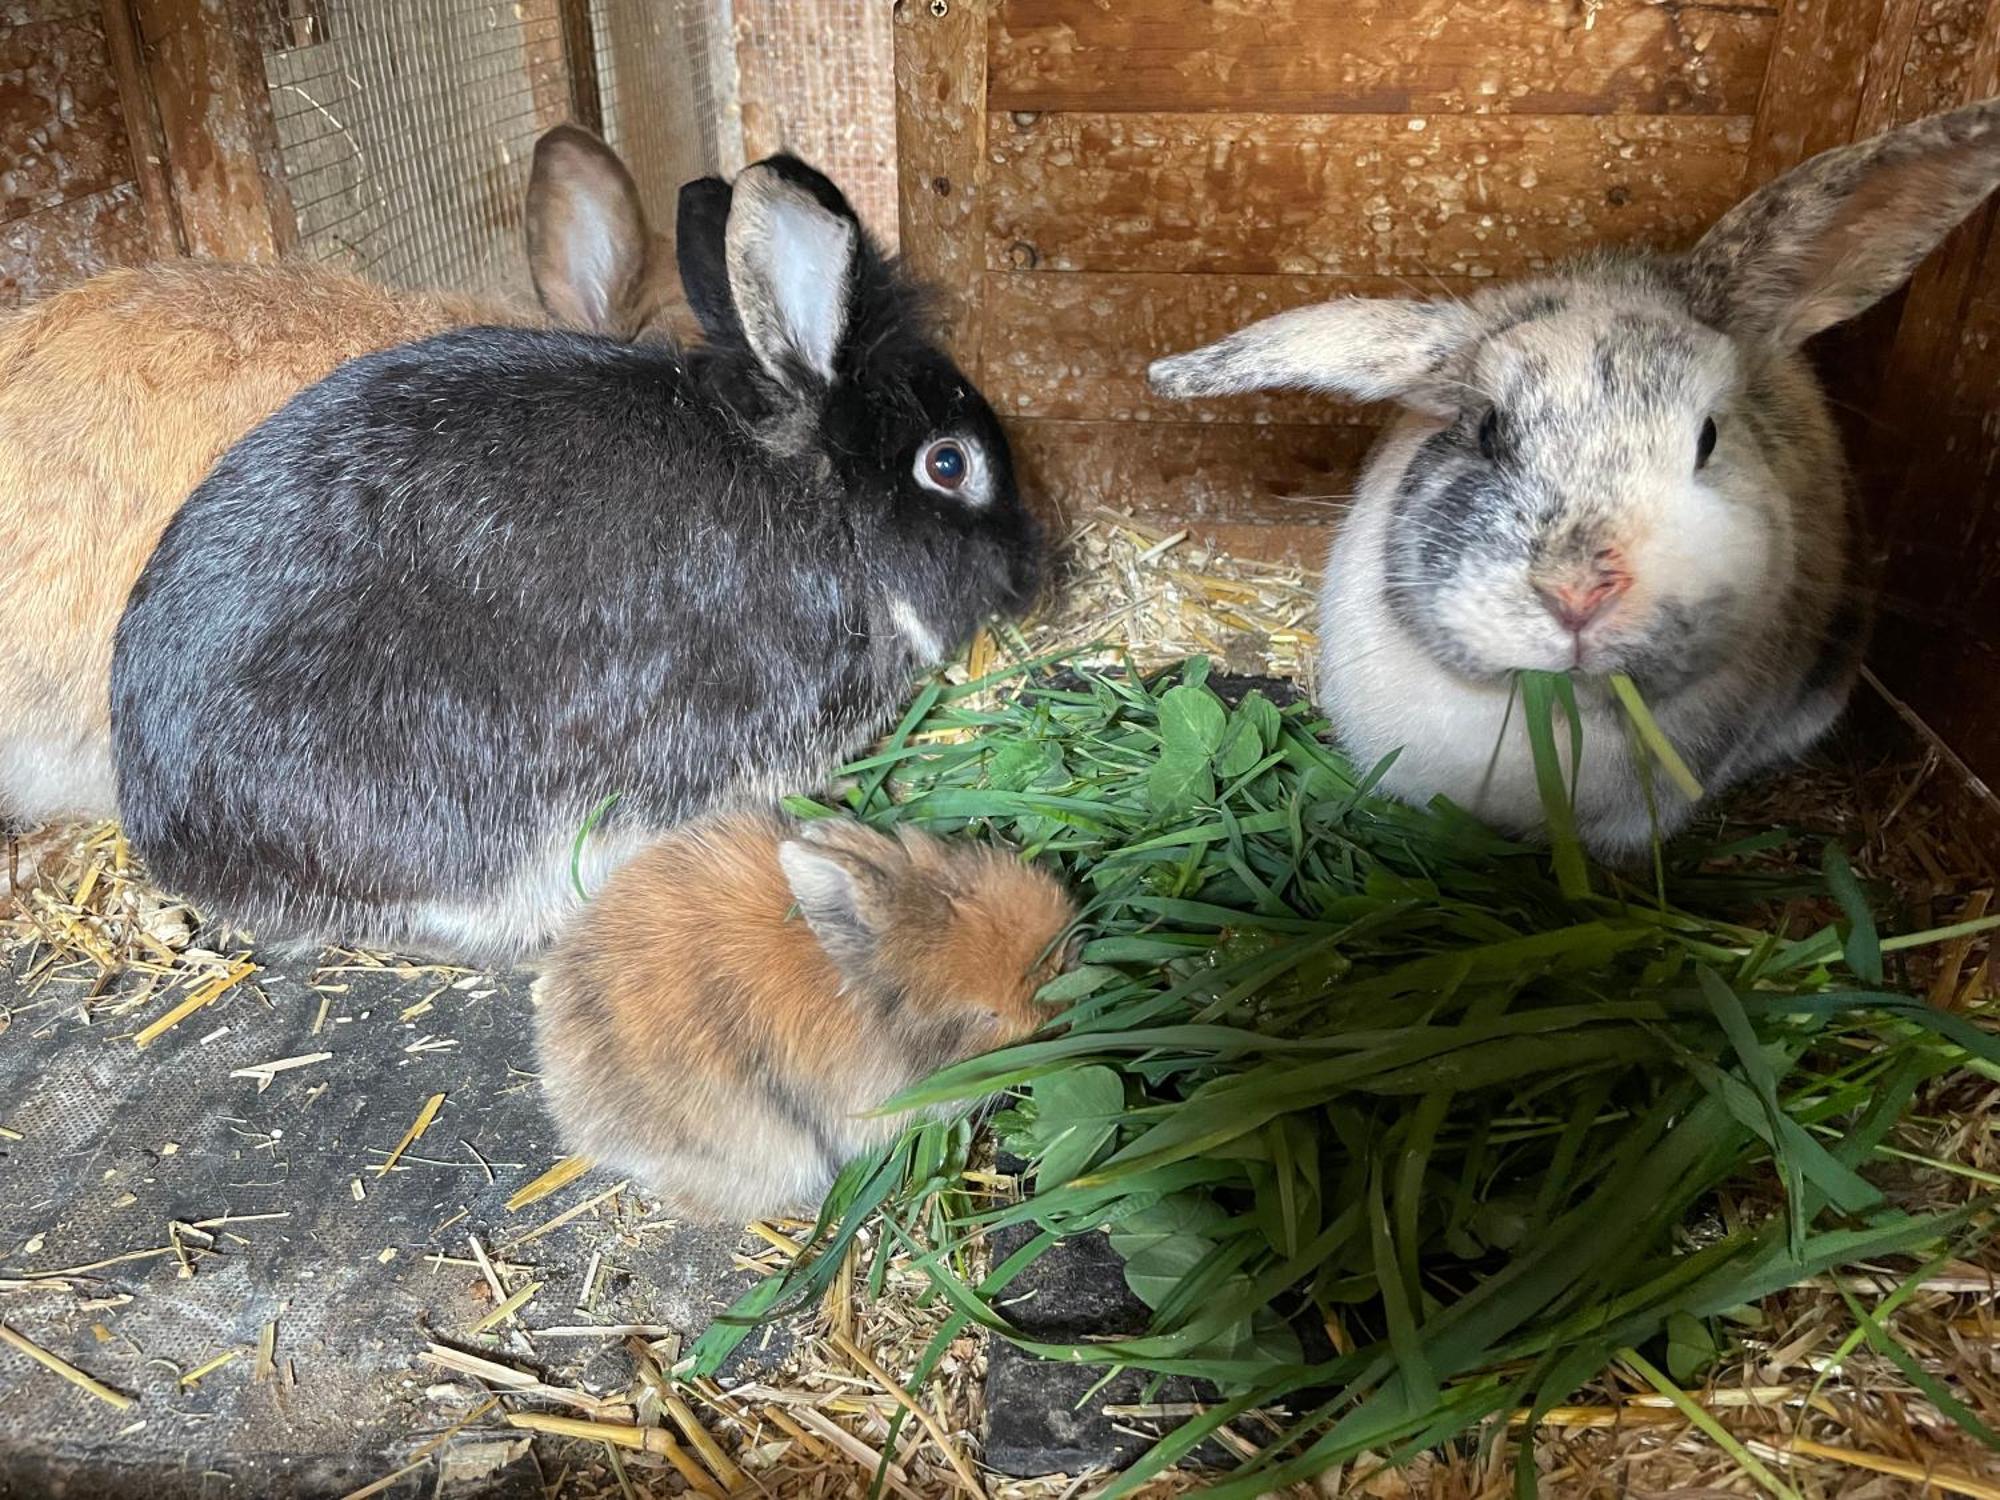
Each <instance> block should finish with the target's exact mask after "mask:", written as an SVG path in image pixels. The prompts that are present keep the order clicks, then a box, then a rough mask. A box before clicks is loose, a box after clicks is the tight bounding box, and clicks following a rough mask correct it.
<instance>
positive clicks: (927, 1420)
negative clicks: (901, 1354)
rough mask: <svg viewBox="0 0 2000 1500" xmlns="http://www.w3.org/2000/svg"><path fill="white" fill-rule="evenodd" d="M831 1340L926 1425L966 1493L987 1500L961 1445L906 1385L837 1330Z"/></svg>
mask: <svg viewBox="0 0 2000 1500" xmlns="http://www.w3.org/2000/svg"><path fill="white" fill-rule="evenodd" d="M831 1339H832V1343H833V1346H834V1348H836V1349H838V1350H839V1351H840V1352H841V1353H842V1354H845V1355H846V1356H847V1357H848V1358H849V1359H851V1360H853V1361H854V1363H855V1364H857V1365H858V1366H860V1367H861V1369H862V1370H863V1371H865V1372H866V1373H867V1374H868V1375H869V1377H870V1378H872V1379H873V1380H875V1381H876V1382H877V1383H878V1384H879V1385H881V1387H882V1388H883V1389H884V1390H886V1391H887V1392H888V1393H889V1394H890V1395H892V1396H894V1397H895V1398H896V1402H897V1404H898V1405H900V1406H901V1407H902V1408H903V1410H905V1411H907V1412H908V1413H909V1414H910V1415H911V1416H913V1417H915V1418H916V1419H917V1420H918V1421H919V1422H921V1423H922V1424H923V1428H924V1431H925V1432H928V1433H929V1434H930V1435H931V1441H932V1442H934V1443H936V1444H937V1445H938V1450H939V1451H940V1452H941V1453H943V1454H944V1456H945V1459H946V1461H947V1462H948V1463H950V1465H951V1471H952V1473H954V1474H956V1475H957V1476H958V1481H959V1483H960V1484H962V1485H964V1486H965V1489H966V1493H967V1494H970V1495H975V1496H977V1497H978V1500H986V1491H985V1489H984V1488H982V1487H981V1485H980V1483H979V1476H978V1475H976V1474H974V1473H973V1472H972V1466H971V1465H970V1464H968V1463H967V1462H966V1461H965V1455H964V1454H962V1453H960V1452H959V1451H958V1447H957V1445H956V1444H954V1443H953V1442H952V1440H951V1438H950V1437H949V1436H948V1435H947V1434H946V1432H945V1430H944V1428H943V1426H942V1425H941V1424H940V1423H939V1422H938V1420H937V1418H935V1417H933V1416H932V1415H931V1414H930V1412H929V1410H927V1409H926V1408H925V1407H922V1406H919V1405H918V1404H917V1401H916V1398H915V1397H913V1396H912V1395H911V1394H910V1393H909V1392H908V1391H906V1390H904V1389H903V1387H902V1385H901V1384H900V1383H899V1382H898V1381H897V1380H896V1379H895V1378H894V1377H893V1376H891V1375H890V1374H889V1372H888V1371H887V1370H885V1369H883V1368H882V1367H881V1366H880V1365H878V1364H876V1363H875V1361H874V1360H873V1359H871V1358H870V1357H869V1356H868V1353H867V1351H866V1350H864V1349H863V1348H862V1347H861V1346H860V1345H859V1344H857V1343H855V1342H854V1340H853V1339H851V1338H849V1337H848V1336H847V1335H846V1334H844V1333H842V1332H840V1331H839V1330H838V1329H836V1330H834V1332H833V1334H832V1335H831Z"/></svg>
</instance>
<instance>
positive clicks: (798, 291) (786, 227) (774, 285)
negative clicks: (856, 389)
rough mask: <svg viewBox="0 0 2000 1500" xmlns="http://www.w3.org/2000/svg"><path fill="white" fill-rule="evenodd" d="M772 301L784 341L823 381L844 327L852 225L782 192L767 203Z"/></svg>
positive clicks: (829, 372) (830, 369)
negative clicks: (769, 209)
mask: <svg viewBox="0 0 2000 1500" xmlns="http://www.w3.org/2000/svg"><path fill="white" fill-rule="evenodd" d="M770 233H771V240H770V252H769V253H770V264H769V275H770V285H771V300H772V302H773V304H775V306H776V309H777V313H778V320H779V323H780V325H781V326H782V328H783V330H784V338H785V342H787V343H788V344H790V345H791V346H792V347H793V348H794V349H795V350H797V351H798V354H799V357H800V358H801V359H803V360H804V361H805V363H806V364H807V365H808V366H809V367H810V368H811V369H812V370H813V372H814V373H815V374H817V375H819V376H820V378H821V379H823V380H831V379H833V357H834V354H835V352H836V351H837V350H838V349H839V348H840V336H841V334H842V333H843V332H844V331H845V329H846V327H847V275H848V268H849V265H850V264H851V263H852V261H853V259H854V226H853V225H852V224H849V223H848V222H847V221H846V220H844V219H838V218H835V217H834V216H833V215H832V214H830V213H828V212H827V211H826V210H825V209H823V208H821V207H820V206H819V205H818V204H817V203H813V202H810V201H809V200H806V199H802V198H798V197H795V196H792V195H789V194H788V195H784V196H781V197H778V198H776V200H775V201H774V202H773V203H772V204H771V219H770Z"/></svg>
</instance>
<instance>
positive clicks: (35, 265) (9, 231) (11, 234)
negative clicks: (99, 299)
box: [0, 182, 152, 308]
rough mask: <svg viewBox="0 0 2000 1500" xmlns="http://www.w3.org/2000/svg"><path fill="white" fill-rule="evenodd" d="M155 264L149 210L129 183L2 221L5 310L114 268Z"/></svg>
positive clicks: (0, 297)
mask: <svg viewBox="0 0 2000 1500" xmlns="http://www.w3.org/2000/svg"><path fill="white" fill-rule="evenodd" d="M151 258H152V240H151V236H150V234H149V232H148V229H147V225H146V210H145V206H144V204H143V203H142V202H141V201H140V197H139V189H138V187H137V186H136V185H135V184H133V183H130V182H121V183H119V184H118V185H117V186H116V187H112V188H107V189H106V190H105V191H103V192H101V193H93V194H91V195H90V196H89V197H87V198H72V199H71V200H70V201H69V202H67V203H60V204H57V205H56V206H55V207H54V208H44V209H38V210H36V211H35V212H34V213H31V214H26V215H23V216H22V217H21V218H18V219H7V220H3V221H0V308H7V307H12V306H14V305H15V304H16V303H19V302H30V301H33V300H34V299H35V298H37V297H42V296H46V295H47V294H48V293H50V292H53V291H57V290H59V289H61V288H62V287H66V286H68V285H70V284H71V283H73V282H77V281H81V280H83V279H84V278H85V277H87V276H94V275H96V274H97V273H98V272H99V271H104V270H109V269H110V268H111V267H112V266H127V265H137V264H139V263H140V262H142V261H145V260H149V259H151Z"/></svg>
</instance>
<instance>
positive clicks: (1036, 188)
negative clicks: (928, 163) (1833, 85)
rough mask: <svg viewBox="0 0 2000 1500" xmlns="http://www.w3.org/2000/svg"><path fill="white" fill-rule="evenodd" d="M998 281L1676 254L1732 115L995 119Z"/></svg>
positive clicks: (1691, 226) (1727, 198)
mask: <svg viewBox="0 0 2000 1500" xmlns="http://www.w3.org/2000/svg"><path fill="white" fill-rule="evenodd" d="M987 131H988V137H987V148H988V150H987V155H988V158H989V161H990V165H989V167H988V175H987V184H988V188H989V192H990V196H991V202H990V204H989V221H988V228H987V234H986V242H985V256H986V265H987V268H988V269H990V270H996V271H998V270H1008V269H1015V270H1062V271H1192V272H1205V273H1210V274H1214V273H1239V274H1240V273H1245V272H1261V273H1273V272H1278V273H1292V274H1301V273H1306V274H1310V273H1317V274H1346V275H1354V274H1372V275H1383V276H1408V277H1420V276H1428V275H1439V276H1475V277H1476V276H1492V275H1507V274H1512V273H1516V272H1521V271H1528V270H1533V269H1536V268H1538V267H1543V266H1546V265H1548V264H1550V263H1551V262H1553V261H1557V260H1560V259H1562V258H1563V257H1565V256H1567V255H1571V254H1574V253H1577V252H1579V251H1583V250H1587V249H1590V248H1592V247H1593V246H1596V245H1602V244H1645V245H1653V246H1660V247H1674V246H1679V245H1683V244H1686V243H1688V242H1690V241H1692V240H1693V239H1694V237H1695V236H1696V235H1697V234H1698V233H1699V232H1700V231H1701V230H1702V229H1703V228H1704V227H1705V226H1706V225H1707V224H1708V223H1709V222H1710V221H1712V220H1713V219H1714V218H1715V217H1716V215H1718V214H1719V213H1721V212H1722V211H1723V210H1724V209H1725V208H1727V207H1728V206H1729V205H1730V204H1731V203H1733V202H1734V201H1735V199H1736V197H1737V193H1738V189H1739V187H1740V186H1741V183H1742V180H1743V169H1744V163H1745V160H1746V155H1747V151H1748V147H1749V141H1750V121H1749V120H1747V119H1744V118H1741V117H1737V116H1727V117H1710V116H1689V117H1685V118H1672V117H1662V116H1630V115H1616V116H1567V117H1563V116H1550V117H1537V118H1530V117H1524V116H1504V115H1503V116H1489V117H1471V116H1463V115H1456V116H1455V115H1431V116H1412V117H1410V118H1407V119H1404V118H1398V117H1388V116H1373V115H1330V116H1323V117H1309V116H1300V115H1241V114H1229V115H1189V114H1136V115H1112V114H1060V115H1042V116H1039V117H1033V118H1031V119H1029V120H1028V123H1025V124H1023V123H1021V122H1020V121H1019V120H1017V119H1016V118H1015V117H1014V116H1011V115H1008V114H1004V113H1001V114H992V115H989V116H988V121H987Z"/></svg>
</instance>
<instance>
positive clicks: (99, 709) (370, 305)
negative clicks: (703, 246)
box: [0, 125, 694, 832]
mask: <svg viewBox="0 0 2000 1500" xmlns="http://www.w3.org/2000/svg"><path fill="white" fill-rule="evenodd" d="M527 225H528V261H529V269H530V272H531V274H532V276H533V278H534V283H535V290H536V292H537V294H538V295H539V297H540V299H541V302H542V308H543V314H544V316H536V315H534V314H532V313H530V312H529V311H528V310H526V309H516V308H514V307H511V306H509V305H507V304H505V303H502V302H495V301H485V300H479V299H475V298H471V297H459V296H439V295H428V294H423V293H416V292H401V291H389V290H386V289H384V288H382V287H379V286H375V285H372V284H371V283H369V282H367V281H364V280H362V279H361V278H360V277H357V276H353V275H349V274H348V273H346V272H344V271H340V270H336V269H334V268H332V267H329V266H322V265H303V264H285V265H264V266H248V265H229V264H224V263H220V262H213V261H194V260H189V261H179V262H174V263H171V264H166V265H158V266H147V267H142V268H138V269H128V270H117V271H107V272H105V273H104V274H103V275H101V276H96V277H93V278H91V279H90V280H89V281H86V282H84V283H82V284H81V285H79V286H75V287H71V288H69V289H68V290H66V291H62V292H57V293H55V294H54V295H52V296H49V297H46V298H44V299H43V300H42V301H40V302H37V303H34V304H33V305H31V306H28V307H25V308H22V309H21V310H19V311H18V312H13V313H8V314H5V315H0V832H4V831H5V830H6V828H7V827H8V826H9V825H10V824H13V825H20V826H32V825H33V824H35V823H38V822H42V821H44V820H52V819H56V818H61V817H109V816H111V815H112V814H113V812H114V811H115V806H114V798H113V786H112V768H111V739H110V679H111V638H112V632H113V631H114V630H115V629H116V628H117V624H118V618H119V614H120V612H121V611H122V610H123V609H124V607H125V598H126V595H127V594H129V593H130V592H131V589H132V584H133V581H134V580H135V579H137V578H138V576H139V571H140V569H141V568H142V567H143V566H144V565H145V562H146V559H147V558H148V556H150V555H151V553H152V550H153V544H154V543H155V542H157V541H158V540H159V538H160V533H161V531H162V530H164V529H165V527H166V524H167V522H168V521H169V520H170V519H172V517H173V515H174V513H175V512H176V511H177V510H179V509H180V506H181V502H182V501H184V500H185V499H187V497H188V494H189V492H190V491H192V490H193V489H194V487H195V485H196V484H197V483H199V482H200V480H201V478H202V476H203V475H204V474H206V473H207V472H208V470H209V467H210V466H211V465H212V464H213V463H214V462H215V460H216V458H217V457H218V456H220V455H221V453H222V452H223V450H224V449H226V448H228V447H229V446H230V445H231V444H232V443H234V442H235V441H236V440H237V439H238V438H240V437H242V436H243V434H244V433H246V432H248V431H249V430H250V429H251V428H252V427H255V426H256V425H257V424H258V423H259V422H261V421H262V420H263V419H264V418H265V417H267V416H269V415H270V414H271V413H272V412H274V411H276V410H277V409H278V408H279V407H280V406H282V405H284V404H285V402H286V401H288V400H290V399H291V398H292V397H293V396H294V395H296V394H298V392H299V391H300V390H302V389H303V388H305V387H306V386H308V385H311V384H312V383H313V382H314V381H316V380H318V379H320V378H321V377H322V376H324V375H325V374H327V373H328V372H329V371H330V370H332V369H333V368H334V367H335V366H336V365H338V364H341V363H343V362H344V361H346V360H349V359H352V358H354V357H355V356H357V355H361V354H368V353H372V352H373V351H375V350H378V349H387V348H389V347H390V346H392V345H395V344H402V343H408V342H410V341H412V340H414V339H420V338H424V337H427V336H428V335H430V334H434V333H438V332H440V331H442V330H444V329H447V328H457V327H464V326H467V325H470V324H478V323H523V322H528V323H539V322H542V321H545V320H552V321H554V322H556V323H558V324H562V325H566V326H569V327H576V328H585V329H590V330H593V331H595V332H599V333H607V334H612V335H614V336H617V337H620V338H630V337H634V336H636V335H639V334H642V333H651V332H653V331H655V330H664V331H668V332H674V333H680V332H685V331H687V330H689V329H692V328H693V326H694V323H693V318H692V315H691V313H690V312H689V310H688V308H687V305H686V302H685V300H684V299H683V298H682V297H681V294H680V283H679V278H678V275H677V273H676V271H675V266H674V247H673V243H672V239H671V237H670V236H666V235H661V234H655V233H654V232H652V231H651V230H650V229H649V228H648V226H647V222H646V216H645V212H644V209H643V207H642V206H641V204H640V202H639V194H638V189H637V187H636V186H634V184H633V182H632V178H631V174H630V173H628V172H627V171H626V169H625V166H624V164H623V163H622V162H621V161H619V159H618V157H617V155H616V154H615V153H614V152H613V151H612V150H611V148H610V147H608V146H606V145H605V144H604V143H603V142H602V141H600V140H598V139H597V138H596V137H595V136H593V135H591V134H589V133H588V132H587V131H584V130H581V129H579V128H578V127H576V126H574V125H559V126H557V127H555V128H554V129H553V130H550V131H548V132H547V133H546V134H544V135H543V136H542V138H541V139H540V140H539V141H538V142H537V143H536V146H535V160H534V168H533V172H532V175H531V177H530V180H529V185H528V200H527ZM217 711H218V712H233V711H234V710H233V709H224V708H221V707H220V706H218V710H217Z"/></svg>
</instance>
